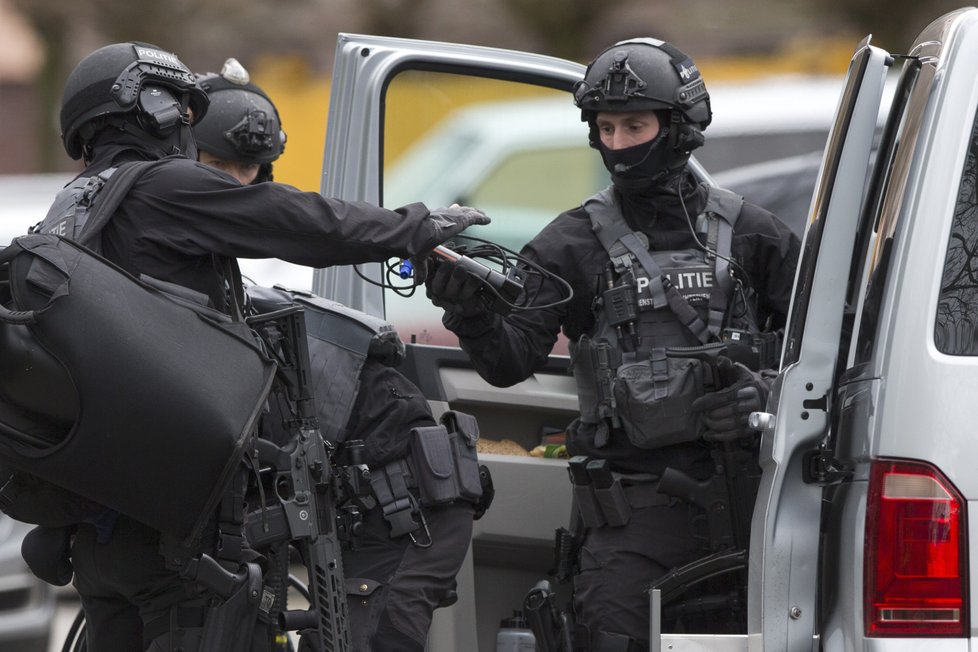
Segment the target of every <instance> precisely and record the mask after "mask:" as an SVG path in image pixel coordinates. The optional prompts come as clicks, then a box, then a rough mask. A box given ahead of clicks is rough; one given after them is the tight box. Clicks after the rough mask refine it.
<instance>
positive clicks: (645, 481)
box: [567, 455, 669, 528]
mask: <svg viewBox="0 0 978 652" xmlns="http://www.w3.org/2000/svg"><path fill="white" fill-rule="evenodd" d="M567 468H568V472H569V474H570V479H571V484H573V490H574V502H575V504H576V505H577V509H578V511H579V512H580V516H581V522H582V523H583V524H584V527H586V528H595V527H604V526H609V527H621V526H623V525H626V524H627V523H628V521H629V520H630V519H631V515H632V509H641V508H644V507H652V506H654V505H666V504H668V503H669V497H668V496H666V495H663V494H660V493H659V492H658V491H657V489H656V485H655V483H654V482H653V480H654V479H655V478H653V477H652V476H647V475H642V474H640V475H626V474H622V473H617V472H614V471H612V470H611V468H610V466H609V464H608V460H592V459H589V458H587V457H585V456H583V455H578V456H575V457H572V458H571V459H570V462H569V463H568V467H567Z"/></svg>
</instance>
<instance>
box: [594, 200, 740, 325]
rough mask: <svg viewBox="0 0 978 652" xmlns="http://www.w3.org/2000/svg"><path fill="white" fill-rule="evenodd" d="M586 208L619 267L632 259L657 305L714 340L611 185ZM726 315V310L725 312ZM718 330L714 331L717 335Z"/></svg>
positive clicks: (598, 234) (622, 266) (595, 229)
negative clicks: (631, 222)
mask: <svg viewBox="0 0 978 652" xmlns="http://www.w3.org/2000/svg"><path fill="white" fill-rule="evenodd" d="M584 209H585V210H586V211H587V213H588V217H590V218H591V229H592V230H593V231H594V234H595V236H597V238H598V240H599V241H600V242H601V245H602V246H603V247H604V248H605V250H606V251H607V252H608V255H609V256H610V257H611V260H612V263H613V264H614V265H615V268H616V269H618V270H619V271H621V270H624V269H628V268H630V267H631V264H632V260H637V261H638V263H639V264H640V265H641V266H642V267H643V268H644V269H645V272H646V273H647V274H648V275H649V291H650V293H651V297H652V307H653V308H663V307H665V306H669V309H670V310H672V312H673V314H675V315H676V318H677V319H679V321H680V322H681V323H682V324H683V325H684V326H685V327H686V328H687V329H688V330H689V331H690V332H691V333H692V334H693V335H694V336H695V337H696V339H698V340H699V341H700V342H702V343H703V344H706V343H707V342H709V341H710V336H711V331H710V330H709V329H708V327H707V325H706V324H705V323H703V320H702V319H700V316H699V313H697V312H696V309H695V308H693V307H692V306H691V305H689V302H688V301H686V299H685V298H684V297H683V296H682V295H681V294H679V291H678V290H676V288H675V286H673V285H672V283H671V282H669V279H668V278H666V277H665V275H664V274H663V273H662V268H660V267H659V265H658V264H657V263H656V262H655V259H654V258H653V257H652V255H651V254H650V253H649V246H648V240H647V239H646V238H645V235H644V234H641V233H636V232H634V231H632V229H631V228H630V227H629V226H628V224H627V223H626V222H625V218H624V217H623V216H622V214H621V210H619V209H618V207H617V206H616V205H615V201H614V195H613V194H612V192H611V188H610V187H609V188H605V189H604V190H602V191H601V192H599V193H598V194H596V195H594V196H592V197H590V198H588V199H587V200H585V201H584ZM721 317H722V314H721ZM717 333H719V330H718V331H717ZM715 334H716V333H713V335H715Z"/></svg>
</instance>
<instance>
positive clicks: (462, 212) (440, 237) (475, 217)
mask: <svg viewBox="0 0 978 652" xmlns="http://www.w3.org/2000/svg"><path fill="white" fill-rule="evenodd" d="M428 217H429V218H430V219H431V221H432V223H433V224H434V225H435V239H436V240H437V241H438V242H439V243H441V242H445V241H446V240H448V239H449V238H451V237H452V236H455V235H458V234H459V233H461V232H462V231H464V230H465V229H467V228H469V227H470V226H472V225H474V224H489V222H490V221H491V220H490V219H489V216H488V215H486V214H485V213H483V212H482V211H480V210H479V209H478V208H472V207H471V206H459V205H458V204H452V205H451V206H448V207H447V208H436V209H435V210H433V211H430V212H429V213H428Z"/></svg>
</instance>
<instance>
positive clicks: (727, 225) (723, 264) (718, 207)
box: [700, 186, 744, 336]
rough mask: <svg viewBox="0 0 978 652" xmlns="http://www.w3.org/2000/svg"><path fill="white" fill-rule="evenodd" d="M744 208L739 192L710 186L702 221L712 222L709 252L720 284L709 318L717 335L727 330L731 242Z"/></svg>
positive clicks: (710, 223)
mask: <svg viewBox="0 0 978 652" xmlns="http://www.w3.org/2000/svg"><path fill="white" fill-rule="evenodd" d="M743 206H744V198H743V197H741V196H740V195H738V194H737V193H735V192H732V191H730V190H726V189H724V188H718V187H716V186H709V188H707V195H706V206H704V207H703V212H702V213H701V214H700V218H703V219H706V220H707V222H708V228H707V242H706V248H707V250H708V252H709V255H710V256H712V257H714V259H715V262H714V277H715V281H716V283H715V284H714V286H713V290H712V291H711V292H710V308H709V315H708V317H707V328H708V329H709V331H710V333H712V334H713V335H717V336H718V335H719V334H720V329H721V328H722V327H723V318H724V315H725V314H726V312H727V306H728V305H729V303H730V297H731V294H732V292H733V279H732V277H731V276H730V254H731V242H732V241H733V227H734V224H736V223H737V218H738V217H740V211H741V209H742V208H743Z"/></svg>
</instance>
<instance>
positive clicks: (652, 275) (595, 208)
mask: <svg viewBox="0 0 978 652" xmlns="http://www.w3.org/2000/svg"><path fill="white" fill-rule="evenodd" d="M584 210H586V211H587V214H588V217H589V218H591V230H592V231H594V235H595V236H596V237H597V238H598V241H599V242H600V243H601V246H602V247H604V248H605V251H607V252H608V256H609V257H610V258H611V262H612V263H614V265H615V267H616V268H617V269H619V270H623V269H627V268H629V267H631V259H632V258H634V259H635V260H637V261H638V263H639V264H640V265H641V266H642V267H643V268H645V271H646V273H647V274H648V275H649V292H650V294H651V296H652V307H653V308H662V307H664V306H666V305H667V304H668V300H667V298H666V290H665V287H664V285H663V282H662V269H661V268H660V267H659V265H658V264H656V262H655V260H654V259H653V258H652V256H651V255H650V254H649V248H648V241H647V240H645V237H644V235H641V234H638V233H635V232H634V231H632V229H631V228H630V227H629V226H628V224H627V223H626V222H625V218H624V217H622V214H621V211H620V210H619V209H618V207H617V206H616V205H615V198H614V194H613V193H612V190H611V187H610V186H609V187H608V188H605V189H604V190H602V191H601V192H599V193H598V194H596V195H593V196H592V197H589V198H588V199H586V200H584Z"/></svg>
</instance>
